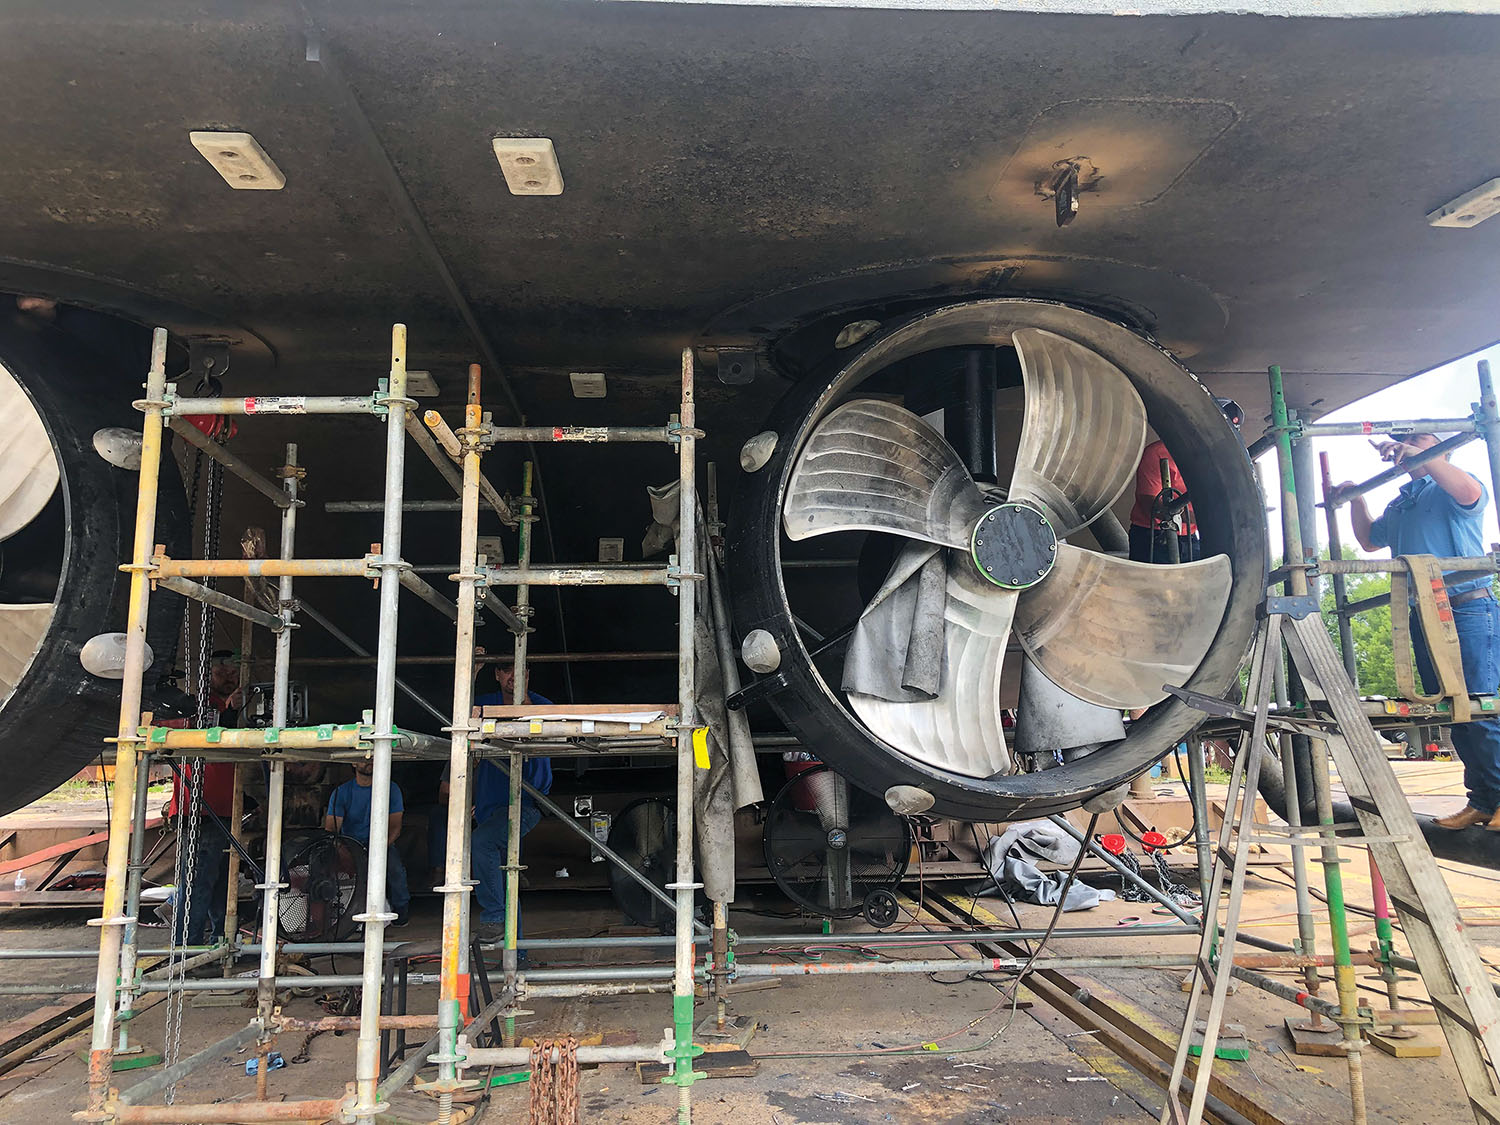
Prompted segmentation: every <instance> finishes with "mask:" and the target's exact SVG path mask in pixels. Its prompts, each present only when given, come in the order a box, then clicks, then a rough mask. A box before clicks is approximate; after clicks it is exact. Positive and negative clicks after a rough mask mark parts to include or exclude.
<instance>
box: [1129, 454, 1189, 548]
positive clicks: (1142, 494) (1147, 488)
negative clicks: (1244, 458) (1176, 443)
mask: <svg viewBox="0 0 1500 1125" xmlns="http://www.w3.org/2000/svg"><path fill="white" fill-rule="evenodd" d="M1163 457H1165V458H1166V459H1167V475H1168V477H1170V479H1171V485H1172V487H1173V488H1175V489H1176V490H1177V491H1178V492H1186V491H1187V484H1186V483H1185V482H1184V481H1183V479H1182V473H1181V472H1180V471H1179V470H1178V468H1177V462H1176V461H1174V460H1172V455H1171V454H1170V453H1168V452H1167V446H1166V443H1165V442H1160V441H1153V442H1152V443H1151V444H1150V445H1148V446H1146V451H1145V452H1144V453H1143V454H1141V463H1140V466H1139V467H1138V468H1137V469H1136V471H1135V507H1133V508H1131V509H1130V523H1131V525H1132V526H1134V527H1150V526H1151V508H1152V505H1154V504H1155V503H1156V498H1157V497H1158V496H1159V495H1161V461H1162V458H1163ZM1183 534H1184V535H1197V534H1198V524H1197V523H1196V522H1195V521H1194V519H1193V508H1192V505H1189V506H1188V509H1187V523H1186V525H1185V529H1184V531H1183Z"/></svg>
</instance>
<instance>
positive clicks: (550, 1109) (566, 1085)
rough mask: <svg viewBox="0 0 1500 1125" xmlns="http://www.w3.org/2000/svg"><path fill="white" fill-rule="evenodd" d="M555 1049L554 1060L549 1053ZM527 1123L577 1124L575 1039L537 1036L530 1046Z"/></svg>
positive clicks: (576, 1041)
mask: <svg viewBox="0 0 1500 1125" xmlns="http://www.w3.org/2000/svg"><path fill="white" fill-rule="evenodd" d="M554 1051H556V1052H557V1062H555V1063H554V1062H553V1061H552V1053H553V1052H554ZM530 1086H531V1125H578V1039H577V1037H576V1036H573V1035H569V1036H566V1037H564V1038H561V1039H539V1040H538V1041H537V1042H536V1044H535V1046H533V1047H532V1048H531V1082H530Z"/></svg>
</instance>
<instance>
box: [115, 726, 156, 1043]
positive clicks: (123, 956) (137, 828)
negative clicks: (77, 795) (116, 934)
mask: <svg viewBox="0 0 1500 1125" xmlns="http://www.w3.org/2000/svg"><path fill="white" fill-rule="evenodd" d="M140 772H141V775H142V776H143V777H145V779H146V782H145V783H144V784H141V785H137V786H136V787H135V808H134V809H133V810H132V814H131V818H130V866H129V868H128V869H127V873H126V881H125V917H126V918H127V919H128V921H127V922H126V923H125V932H124V934H123V935H122V937H121V943H122V944H121V948H120V985H121V987H120V1001H119V1003H120V1008H119V1012H118V1014H117V1016H116V1019H117V1021H118V1023H119V1026H120V1039H119V1045H118V1047H117V1050H120V1051H123V1050H125V1049H126V1048H127V1047H128V1046H129V1045H130V1014H131V1010H132V1009H133V1008H134V1007H135V993H134V991H133V985H134V984H135V973H136V964H137V959H138V957H139V955H140V953H139V950H138V949H137V948H136V939H137V937H138V936H139V928H140V913H141V880H142V877H143V876H144V874H145V870H146V864H145V862H144V860H145V852H146V801H147V790H148V789H149V788H150V780H151V755H150V754H149V753H145V754H142V755H141V764H140Z"/></svg>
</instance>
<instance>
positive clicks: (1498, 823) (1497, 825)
mask: <svg viewBox="0 0 1500 1125" xmlns="http://www.w3.org/2000/svg"><path fill="white" fill-rule="evenodd" d="M1485 828H1486V829H1488V830H1489V831H1491V832H1500V811H1497V812H1496V813H1495V815H1494V816H1492V817H1490V822H1489V823H1488V824H1486V825H1485Z"/></svg>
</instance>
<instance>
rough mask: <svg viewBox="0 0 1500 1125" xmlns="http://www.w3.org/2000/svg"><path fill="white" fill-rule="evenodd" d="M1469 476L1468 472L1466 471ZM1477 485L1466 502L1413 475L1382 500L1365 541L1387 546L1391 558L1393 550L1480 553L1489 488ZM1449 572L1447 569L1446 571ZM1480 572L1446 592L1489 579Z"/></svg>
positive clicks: (1396, 552)
mask: <svg viewBox="0 0 1500 1125" xmlns="http://www.w3.org/2000/svg"><path fill="white" fill-rule="evenodd" d="M1469 475H1470V476H1473V474H1472V473H1470V474H1469ZM1474 480H1475V481H1476V482H1477V483H1478V484H1479V499H1478V500H1475V501H1474V503H1472V504H1470V505H1469V506H1468V507H1465V506H1464V505H1462V504H1460V503H1459V502H1458V501H1457V500H1455V499H1454V498H1453V497H1451V496H1449V495H1448V493H1446V492H1444V491H1443V487H1442V485H1440V484H1438V483H1437V481H1435V480H1433V479H1432V478H1431V477H1418V478H1417V479H1416V480H1412V481H1408V482H1407V483H1405V484H1403V485H1402V486H1401V493H1400V495H1398V496H1397V497H1396V499H1394V500H1392V501H1391V502H1390V503H1389V504H1387V505H1386V507H1385V511H1384V512H1382V513H1381V514H1380V517H1379V518H1378V519H1376V520H1374V521H1373V522H1371V524H1370V542H1371V543H1372V544H1373V545H1374V546H1376V547H1389V548H1390V549H1391V557H1392V558H1395V557H1396V556H1398V555H1435V556H1437V557H1438V558H1463V557H1473V556H1476V555H1483V554H1484V553H1485V550H1484V543H1483V540H1482V533H1483V528H1484V509H1485V507H1486V506H1487V505H1488V504H1489V493H1488V492H1486V491H1485V487H1484V482H1483V481H1481V480H1479V478H1478V477H1474ZM1449 573H1452V572H1451V571H1450V572H1449ZM1494 581H1495V579H1494V576H1493V575H1490V574H1485V575H1481V576H1480V577H1478V578H1470V579H1467V580H1465V581H1463V582H1456V583H1454V584H1452V585H1450V586H1449V587H1448V594H1449V596H1450V597H1452V596H1453V595H1455V594H1464V593H1467V592H1469V591H1470V590H1477V589H1479V588H1480V587H1481V586H1489V585H1492V584H1493V583H1494Z"/></svg>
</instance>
